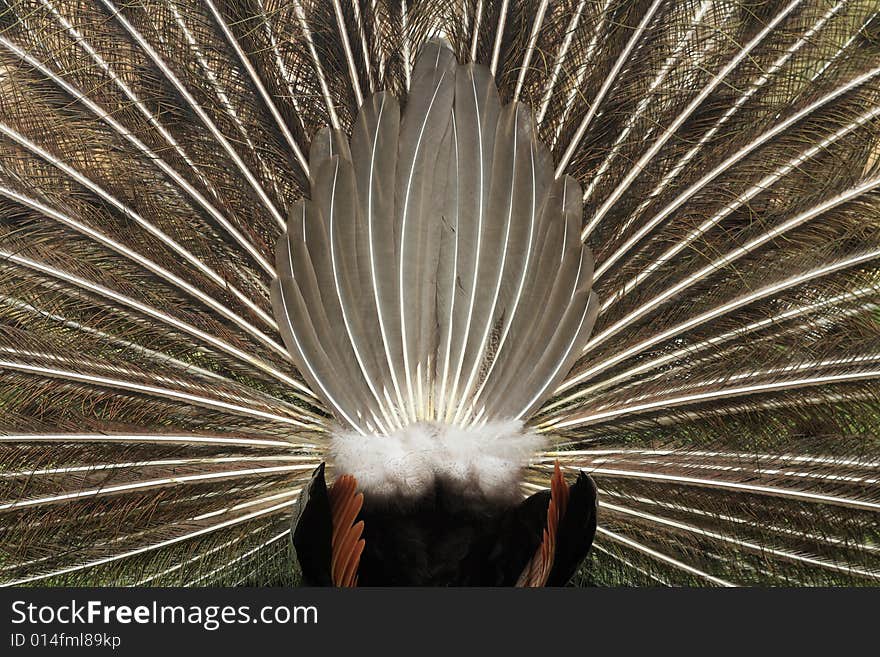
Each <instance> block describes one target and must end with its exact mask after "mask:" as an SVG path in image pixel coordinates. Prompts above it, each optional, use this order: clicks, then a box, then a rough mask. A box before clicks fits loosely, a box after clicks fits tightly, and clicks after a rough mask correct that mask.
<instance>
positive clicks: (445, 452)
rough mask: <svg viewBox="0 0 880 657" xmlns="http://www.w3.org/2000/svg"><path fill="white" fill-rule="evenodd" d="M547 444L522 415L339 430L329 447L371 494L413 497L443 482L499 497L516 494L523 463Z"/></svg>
mask: <svg viewBox="0 0 880 657" xmlns="http://www.w3.org/2000/svg"><path fill="white" fill-rule="evenodd" d="M543 444H544V438H542V437H541V436H539V435H538V434H536V433H534V432H532V431H523V425H522V422H520V421H518V420H505V421H500V422H488V423H486V424H485V425H483V426H480V427H469V428H462V427H457V426H452V425H448V424H428V423H420V424H414V425H410V426H408V427H405V428H404V429H400V430H398V431H396V432H395V433H393V434H391V435H387V436H366V437H365V436H362V435H360V434H358V433H357V432H354V431H352V432H336V433H334V434H333V439H332V442H331V448H330V453H331V455H332V456H333V460H334V466H335V469H336V472H337V473H339V474H351V475H354V476H355V477H356V478H357V481H358V488H360V490H362V491H364V492H365V493H367V494H369V495H372V496H376V497H384V498H389V499H399V500H405V499H411V498H415V497H418V496H419V495H421V494H423V493H425V492H427V491H429V490H430V489H431V488H432V487H433V486H434V484H435V483H438V482H443V483H448V484H450V485H451V486H453V487H455V488H456V490H459V491H460V492H461V493H462V494H464V495H466V496H470V495H473V496H475V497H482V498H485V499H494V498H505V497H510V496H515V495H516V494H517V492H518V491H519V483H520V477H521V472H522V468H523V467H525V466H526V465H528V462H529V459H530V458H531V457H532V456H533V455H534V454H535V452H537V451H538V450H539V449H540V448H541V447H542V446H543Z"/></svg>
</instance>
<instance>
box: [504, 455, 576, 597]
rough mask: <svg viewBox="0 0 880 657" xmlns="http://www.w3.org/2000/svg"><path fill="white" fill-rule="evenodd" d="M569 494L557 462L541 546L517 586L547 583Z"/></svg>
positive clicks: (537, 585)
mask: <svg viewBox="0 0 880 657" xmlns="http://www.w3.org/2000/svg"><path fill="white" fill-rule="evenodd" d="M569 494H570V491H569V488H568V485H567V484H566V483H565V477H564V476H563V475H562V469H561V468H560V467H559V461H557V462H556V463H555V464H554V466H553V478H552V479H551V480H550V504H549V505H548V507H547V525H546V527H545V528H544V536H543V539H542V541H541V545H539V546H538V549H537V550H535V555H534V556H533V557H532V559H531V561H529V563H528V564H527V565H526V567H525V568H524V569H523V571H522V573H521V574H520V576H519V579H518V580H517V582H516V585H517V586H523V587H539V586H544V585H545V584H546V583H547V579H548V578H549V577H550V571H551V570H552V569H553V558H554V556H555V555H556V539H557V536H558V533H559V523H560V522H561V520H562V518H563V516H564V515H565V510H566V508H567V507H568V496H569Z"/></svg>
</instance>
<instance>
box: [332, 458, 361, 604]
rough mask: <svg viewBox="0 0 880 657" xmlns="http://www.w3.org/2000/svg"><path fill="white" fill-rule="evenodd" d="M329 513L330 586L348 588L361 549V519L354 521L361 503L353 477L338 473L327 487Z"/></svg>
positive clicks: (355, 571)
mask: <svg viewBox="0 0 880 657" xmlns="http://www.w3.org/2000/svg"><path fill="white" fill-rule="evenodd" d="M329 498H330V514H331V517H332V521H333V538H332V541H331V557H330V575H331V577H332V579H333V586H341V587H351V586H354V585H355V583H356V581H357V570H358V565H359V564H360V561H361V554H362V553H363V551H364V539H362V538H361V535H362V534H363V531H364V522H363V521H362V520H361V521H360V522H357V523H356V522H355V520H356V519H357V516H358V514H359V513H360V511H361V507H362V506H363V504H364V494H363V493H358V492H357V480H356V479H355V478H354V477H352V476H351V475H342V476H341V477H339V478H338V479H337V480H336V481H335V482H334V483H333V486H331V487H330V492H329Z"/></svg>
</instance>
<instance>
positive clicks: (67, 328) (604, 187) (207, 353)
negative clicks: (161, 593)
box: [0, 0, 880, 586]
mask: <svg viewBox="0 0 880 657" xmlns="http://www.w3.org/2000/svg"><path fill="white" fill-rule="evenodd" d="M878 398H880V3H878V1H877V0H554V1H552V2H551V1H550V0H450V1H448V2H437V1H434V0H399V1H398V0H329V1H328V0H322V1H317V0H235V1H234V2H233V1H232V0H2V1H0V583H3V584H6V585H16V586H22V585H34V586H53V585H124V586H206V585H213V586H218V585H226V586H229V585H247V586H264V585H276V586H278V585H282V586H286V585H295V584H300V583H302V584H307V585H332V586H371V585H414V584H415V585H483V586H487V585H488V586H502V585H503V586H508V585H509V586H545V585H546V586H562V585H566V584H575V585H582V586H609V585H628V586H643V585H644V586H743V585H744V586H829V585H832V586H835V585H847V586H854V585H872V584H873V585H876V584H877V582H878V580H880V401H878Z"/></svg>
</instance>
